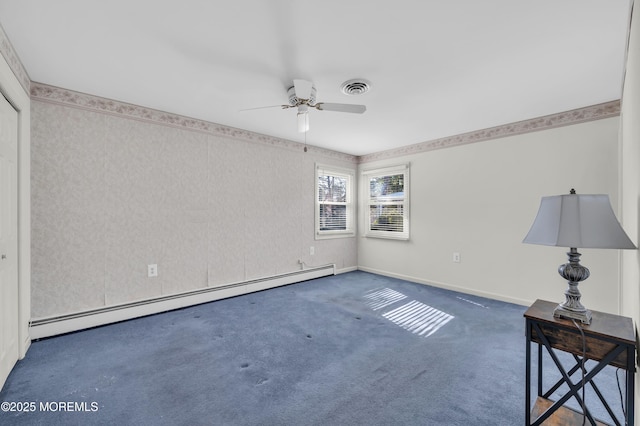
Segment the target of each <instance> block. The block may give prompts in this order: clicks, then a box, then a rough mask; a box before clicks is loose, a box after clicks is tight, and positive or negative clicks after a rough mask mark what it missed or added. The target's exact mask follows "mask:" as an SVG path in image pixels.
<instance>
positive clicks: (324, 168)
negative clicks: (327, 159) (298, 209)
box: [313, 163, 356, 240]
mask: <svg viewBox="0 0 640 426" xmlns="http://www.w3.org/2000/svg"><path fill="white" fill-rule="evenodd" d="M321 172H322V174H331V175H335V176H344V177H347V178H348V184H347V201H346V206H347V209H346V215H347V218H346V219H347V225H346V229H345V230H332V231H321V230H320V201H319V200H318V176H320V174H321ZM355 178H356V171H355V170H353V169H345V168H341V167H335V166H330V165H327V164H319V163H316V172H315V181H314V185H313V187H314V190H315V192H314V199H315V213H314V215H315V225H314V229H315V239H316V240H325V239H329V238H347V237H353V236H355V235H356V231H355V230H356V223H355V222H356V214H355V205H354V199H355V194H354V190H355V187H356V186H355Z"/></svg>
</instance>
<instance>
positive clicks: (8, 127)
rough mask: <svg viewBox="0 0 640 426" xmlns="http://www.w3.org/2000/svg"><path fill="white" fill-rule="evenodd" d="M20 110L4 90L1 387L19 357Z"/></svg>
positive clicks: (0, 99) (0, 108)
mask: <svg viewBox="0 0 640 426" xmlns="http://www.w3.org/2000/svg"><path fill="white" fill-rule="evenodd" d="M17 161H18V113H17V112H16V110H15V109H14V108H13V107H12V106H11V104H10V103H9V102H8V101H7V100H6V99H5V98H4V96H2V94H0V388H1V387H2V385H4V382H5V380H6V379H7V376H8V375H9V372H10V371H11V369H12V368H13V366H14V365H15V363H16V361H17V360H18V354H19V352H18V342H19V337H18V335H19V330H18V305H19V304H18V167H17Z"/></svg>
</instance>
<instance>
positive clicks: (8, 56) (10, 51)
mask: <svg viewBox="0 0 640 426" xmlns="http://www.w3.org/2000/svg"><path fill="white" fill-rule="evenodd" d="M0 55H2V56H3V57H4V59H5V61H7V64H9V68H11V71H13V74H14V75H15V76H16V78H17V79H18V81H19V82H20V85H21V86H22V88H23V89H24V91H25V92H26V93H29V86H30V85H31V79H30V78H29V75H28V74H27V70H26V69H25V67H24V65H22V62H21V61H20V58H19V57H18V54H17V53H16V51H15V49H14V48H13V45H12V44H11V41H9V37H7V34H6V33H5V32H4V28H2V25H0Z"/></svg>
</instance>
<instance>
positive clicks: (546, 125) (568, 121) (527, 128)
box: [358, 100, 620, 163]
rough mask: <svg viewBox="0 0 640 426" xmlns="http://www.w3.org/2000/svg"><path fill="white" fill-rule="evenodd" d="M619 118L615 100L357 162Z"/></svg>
mask: <svg viewBox="0 0 640 426" xmlns="http://www.w3.org/2000/svg"><path fill="white" fill-rule="evenodd" d="M619 115H620V100H615V101H610V102H605V103H601V104H597V105H592V106H588V107H584V108H578V109H573V110H570V111H565V112H561V113H557V114H551V115H546V116H543V117H538V118H532V119H529V120H523V121H518V122H516V123H511V124H504V125H501V126H496V127H490V128H487V129H482V130H476V131H473V132H469V133H463V134H460V135H455V136H447V137H444V138H440V139H435V140H432V141H427V142H420V143H417V144H413V145H408V146H405V147H401V148H396V149H391V150H387V151H380V152H376V153H373V154H367V155H362V156H360V157H358V162H359V163H368V162H372V161H378V160H384V159H387V158H394V157H401V156H405V155H413V154H419V153H421V152H427V151H433V150H436V149H443V148H452V147H455V146H460V145H466V144H470V143H475V142H482V141H487V140H490V139H498V138H504V137H507V136H515V135H521V134H525V133H532V132H538V131H541V130H548V129H553V128H556V127H563V126H570V125H572V124H579V123H585V122H588V121H594V120H601V119H604V118H610V117H616V116H619Z"/></svg>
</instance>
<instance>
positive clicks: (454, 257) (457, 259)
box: [453, 252, 460, 263]
mask: <svg viewBox="0 0 640 426" xmlns="http://www.w3.org/2000/svg"><path fill="white" fill-rule="evenodd" d="M453 261H454V262H455V263H460V253H458V252H454V253H453Z"/></svg>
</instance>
